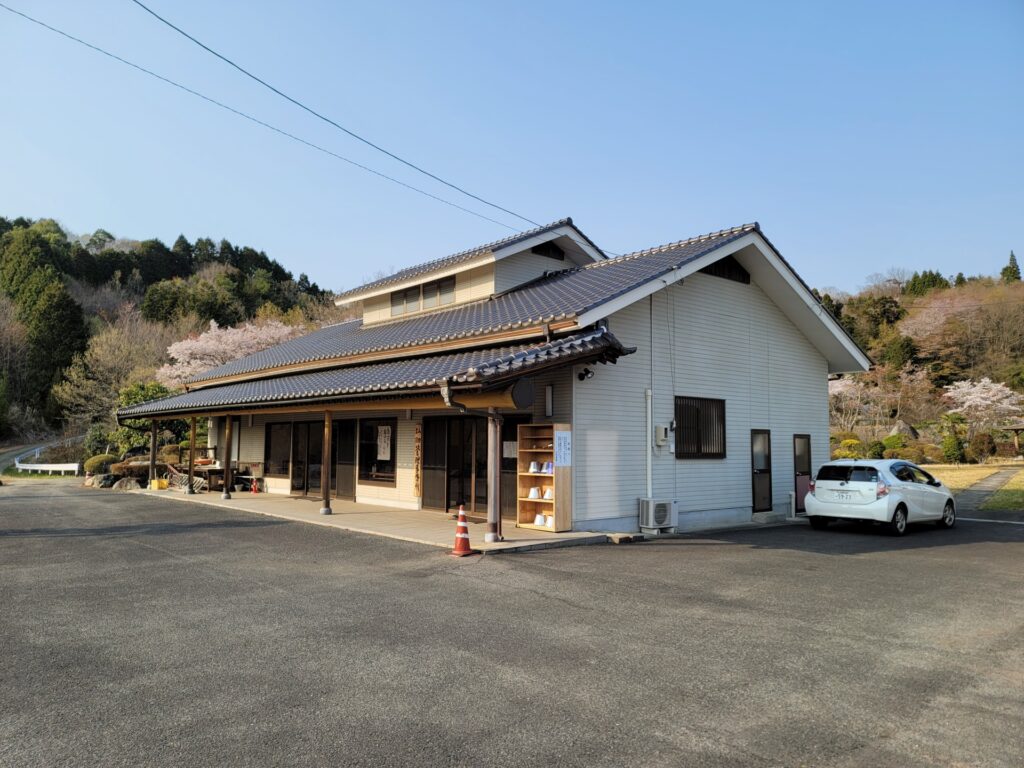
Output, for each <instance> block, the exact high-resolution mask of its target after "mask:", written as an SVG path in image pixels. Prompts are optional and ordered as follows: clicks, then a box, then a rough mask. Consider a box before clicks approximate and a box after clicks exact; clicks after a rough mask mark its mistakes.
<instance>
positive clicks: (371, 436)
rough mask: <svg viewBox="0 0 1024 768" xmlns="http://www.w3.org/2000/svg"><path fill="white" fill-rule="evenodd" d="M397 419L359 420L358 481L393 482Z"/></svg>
mask: <svg viewBox="0 0 1024 768" xmlns="http://www.w3.org/2000/svg"><path fill="white" fill-rule="evenodd" d="M397 436H398V419H361V420H360V421H359V482H361V483H378V484H381V485H394V484H395V442H396V437H397Z"/></svg>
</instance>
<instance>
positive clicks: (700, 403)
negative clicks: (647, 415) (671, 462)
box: [675, 395, 728, 461]
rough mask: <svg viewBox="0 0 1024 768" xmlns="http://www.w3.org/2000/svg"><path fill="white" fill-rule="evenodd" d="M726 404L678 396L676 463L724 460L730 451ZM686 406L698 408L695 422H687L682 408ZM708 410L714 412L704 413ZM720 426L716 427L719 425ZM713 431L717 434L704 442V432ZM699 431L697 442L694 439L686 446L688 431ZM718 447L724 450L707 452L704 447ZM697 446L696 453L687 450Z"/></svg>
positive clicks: (711, 399)
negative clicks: (678, 461) (696, 460)
mask: <svg viewBox="0 0 1024 768" xmlns="http://www.w3.org/2000/svg"><path fill="white" fill-rule="evenodd" d="M725 403H726V401H725V400H724V399H719V398H714V397H693V396H690V395H676V396H675V433H676V434H675V438H676V446H675V448H676V450H675V454H676V459H678V460H680V461H692V460H695V459H698V460H699V459H725V458H726V457H727V454H728V450H727V432H726V408H725ZM687 405H689V406H693V407H696V408H697V409H698V410H697V414H696V418H695V419H687V418H685V415H684V413H683V408H684V407H686V406H687ZM705 408H711V409H712V410H711V411H710V412H705V410H704V409H705ZM716 422H717V423H716ZM706 428H712V429H714V431H715V434H714V435H712V436H711V437H712V439H711V440H705V434H704V431H705V429H706ZM694 430H695V431H696V439H691V440H690V441H689V444H688V445H687V444H685V443H686V441H684V439H683V438H684V435H685V433H686V432H687V431H694ZM708 444H711V445H718V446H720V448H721V450H717V451H716V450H705V445H708ZM693 446H697V449H696V450H687V449H688V448H692V447H693Z"/></svg>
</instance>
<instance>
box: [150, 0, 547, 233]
mask: <svg viewBox="0 0 1024 768" xmlns="http://www.w3.org/2000/svg"><path fill="white" fill-rule="evenodd" d="M131 1H132V2H133V3H135V5H137V6H139V7H140V8H141V9H142V10H144V11H145V12H146V13H148V14H149V15H151V16H152V17H153V18H155V19H157V20H158V21H160V22H161V23H163V24H165V25H167V26H168V27H170V28H171V29H173V30H174V31H175V32H177V33H178V34H180V35H182V36H183V37H185V38H187V39H188V40H191V41H192V42H193V43H195V44H196V45H198V46H199V47H200V48H202V49H203V50H204V51H206V52H207V53H209V54H212V55H213V56H216V57H217V58H218V59H220V60H221V61H223V62H224V63H225V64H228V65H229V66H231V67H234V68H235V69H237V70H238V71H239V72H241V73H242V74H243V75H245V76H246V77H248V78H250V79H252V80H255V81H256V82H257V83H259V84H260V85H262V86H263V87H264V88H267V89H269V90H271V91H273V92H274V93H276V94H277V95H278V96H280V97H281V98H283V99H285V100H286V101H289V102H291V103H292V104H294V105H295V106H297V107H299V108H300V109H302V110H305V111H306V112H308V113H309V114H311V115H313V116H314V117H316V118H319V119H320V120H323V121H324V122H325V123H327V124H328V125H331V126H333V127H334V128H337V129H338V130H339V131H342V132H343V133H346V134H348V135H349V136H351V137H352V138H353V139H356V140H358V141H361V142H362V143H363V144H366V145H367V146H368V147H372V148H373V149H375V150H377V151H378V152H381V153H383V154H385V155H387V156H388V157H390V158H392V159H393V160H397V161H398V162H400V163H402V164H403V165H406V166H408V167H409V168H412V169H413V170H414V171H417V172H419V173H422V174H423V175H424V176H428V177H429V178H431V179H433V180H434V181H437V182H440V183H441V184H444V185H445V186H446V187H450V188H451V189H454V190H455V191H457V192H460V193H462V194H463V195H466V196H467V197H471V198H473V199H474V200H476V201H478V202H481V203H483V204H484V205H487V206H490V207H491V208H494V209H496V210H499V211H502V212H503V213H507V214H509V215H510V216H515V217H516V218H517V219H522V220H523V221H525V222H527V223H529V224H532V225H533V226H535V227H539V226H540V224H539V223H538V222H536V221H534V220H533V219H530V218H527V217H526V216H523V215H521V214H518V213H516V212H515V211H511V210H509V209H508V208H504V207H502V206H500V205H498V204H497V203H492V202H491V201H490V200H486V199H484V198H482V197H480V196H479V195H475V194H473V193H472V192H470V191H469V190H467V189H465V188H463V187H460V186H458V185H457V184H453V183H452V182H450V181H447V180H446V179H443V178H441V177H440V176H437V175H436V174H433V173H431V172H430V171H428V170H426V169H424V168H422V167H421V166H419V165H416V164H415V163H413V162H410V161H409V160H406V159H405V158H403V157H399V156H398V155H396V154H395V153H394V152H391V151H390V150H387V149H385V148H384V147H382V146H380V145H379V144H375V143H374V142H372V141H370V140H369V139H367V138H365V137H363V136H360V135H359V134H358V133H356V132H355V131H352V130H350V129H348V128H346V127H345V126H343V125H341V124H340V123H338V122H336V121H334V120H332V119H331V118H329V117H327V116H325V115H324V114H322V113H320V112H317V111H316V110H315V109H313V108H312V107H309V106H307V105H306V104H304V103H302V102H301V101H299V100H298V99H295V98H293V97H291V96H289V95H288V94H287V93H285V92H284V91H281V90H279V89H278V88H275V87H274V86H273V85H271V84H270V83H268V82H267V81H266V80H263V79H262V78H260V77H257V76H256V75H254V74H253V73H252V72H250V71H249V70H247V69H245V68H244V67H242V66H241V65H239V64H236V63H235V62H234V61H232V60H231V59H229V58H228V57H227V56H224V55H223V54H221V53H218V52H217V51H215V50H214V49H213V48H211V47H210V46H208V45H206V44H205V43H203V42H202V41H200V40H198V39H196V38H195V37H193V36H192V35H190V34H189V33H188V32H186V31H185V30H183V29H182V28H181V27H179V26H177V25H175V24H173V23H171V22H170V21H168V20H167V19H165V18H164V17H163V16H161V15H160V14H158V13H157V12H156V11H154V10H153V9H152V8H149V7H148V6H147V5H145V4H144V3H141V2H139V0H131Z"/></svg>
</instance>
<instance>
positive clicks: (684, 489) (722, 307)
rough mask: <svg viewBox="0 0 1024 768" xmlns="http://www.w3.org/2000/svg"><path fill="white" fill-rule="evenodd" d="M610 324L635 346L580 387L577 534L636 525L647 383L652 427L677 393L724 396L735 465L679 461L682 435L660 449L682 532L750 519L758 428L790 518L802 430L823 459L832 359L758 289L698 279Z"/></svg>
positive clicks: (669, 410) (667, 420) (780, 504)
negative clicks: (796, 438)
mask: <svg viewBox="0 0 1024 768" xmlns="http://www.w3.org/2000/svg"><path fill="white" fill-rule="evenodd" d="M652 309H653V321H652ZM652 324H653V344H652V343H651V335H652V334H651V328H652ZM609 327H610V329H611V331H612V333H614V334H615V335H616V336H617V337H618V338H619V339H620V340H621V341H622V342H623V343H624V344H627V345H635V346H637V347H638V350H637V352H636V354H633V355H630V356H628V357H625V358H622V359H621V360H620V361H619V363H618V365H616V366H598V367H596V368H595V369H594V370H595V371H596V376H595V377H594V378H593V379H589V380H587V381H584V382H576V383H575V387H576V395H575V401H576V407H575V425H574V433H575V435H574V442H575V452H576V456H575V457H574V459H575V461H574V464H575V468H574V478H575V492H576V493H575V496H576V503H575V504H574V512H575V514H574V517H575V520H576V527H577V528H580V529H586V528H588V527H603V528H610V527H615V526H620V527H621V526H626V528H627V529H633V528H635V526H636V505H637V501H636V500H637V497H639V496H643V495H644V494H645V485H646V477H645V475H646V465H645V451H646V411H645V409H646V405H645V399H644V390H645V389H646V388H647V387H650V388H651V389H652V393H653V413H654V424H664V425H668V424H671V422H672V419H673V418H674V397H675V396H676V395H692V396H697V397H712V398H719V399H724V400H726V429H727V432H726V450H727V458H725V459H721V460H710V459H709V460H696V461H694V460H686V461H680V460H677V459H676V458H675V456H674V454H673V450H672V446H673V443H674V435H672V436H671V438H670V441H669V445H666V446H665V447H663V448H656V449H654V457H653V472H652V474H653V490H654V495H655V497H659V498H662V497H663V498H675V499H678V500H679V502H680V505H679V506H680V527H681V528H693V527H700V526H702V525H712V524H721V523H729V522H744V521H749V520H750V519H751V509H752V502H751V467H750V430H751V429H768V430H771V438H772V478H773V484H772V489H773V505H774V510H773V512H774V514H775V515H784V514H785V513H786V511H787V510H788V504H789V492H790V491H792V490H793V435H794V434H800V433H806V434H810V435H811V452H812V459H813V462H814V467H815V468H817V466H818V465H820V463H821V461H822V460H823V459H824V458H826V454H827V451H828V388H827V365H826V361H825V359H824V358H823V357H822V356H821V354H820V353H818V352H817V350H815V349H814V347H812V346H811V344H810V342H808V341H807V340H806V338H805V337H804V336H803V335H802V334H801V333H800V332H799V331H798V330H797V329H796V328H795V327H794V326H793V324H792V323H790V322H789V320H788V319H787V318H786V317H785V316H784V315H783V314H782V312H781V311H780V310H779V309H778V307H776V306H775V305H774V304H773V303H772V302H771V300H770V299H768V297H767V296H766V295H765V294H764V293H763V292H762V291H761V290H760V289H759V288H758V287H757V286H756V285H753V284H751V285H744V284H742V283H737V282H733V281H730V280H724V279H722V278H716V277H710V276H708V275H701V274H697V275H693V276H692V277H689V278H687V279H686V280H685V282H684V284H682V285H676V286H673V287H670V288H667V289H664V290H662V291H660V292H659V293H657V294H655V295H654V296H653V297H652V298H651V299H649V300H644V301H641V302H638V303H637V304H634V305H632V306H631V307H628V308H626V309H625V310H622V311H621V312H618V313H616V314H614V315H613V316H612V317H611V318H610V319H609ZM652 348H653V349H654V351H655V352H654V355H653V360H652V355H651V349H652ZM652 363H653V365H652Z"/></svg>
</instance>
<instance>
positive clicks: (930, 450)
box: [921, 443, 946, 464]
mask: <svg viewBox="0 0 1024 768" xmlns="http://www.w3.org/2000/svg"><path fill="white" fill-rule="evenodd" d="M921 450H922V451H923V452H924V460H925V462H926V463H928V464H941V463H942V462H943V460H945V458H946V457H945V456H943V455H942V449H941V448H940V447H939V446H937V445H933V444H932V443H921Z"/></svg>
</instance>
